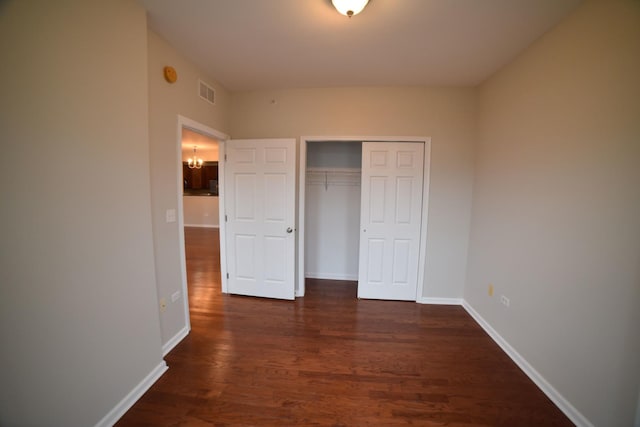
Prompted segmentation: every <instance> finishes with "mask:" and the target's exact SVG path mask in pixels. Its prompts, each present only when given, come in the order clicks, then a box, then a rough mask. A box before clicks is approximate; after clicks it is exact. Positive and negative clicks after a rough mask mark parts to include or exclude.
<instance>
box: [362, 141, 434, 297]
mask: <svg viewBox="0 0 640 427" xmlns="http://www.w3.org/2000/svg"><path fill="white" fill-rule="evenodd" d="M423 173H424V144H423V143H413V142H364V143H363V144H362V201H361V214H360V262H359V272H358V298H372V299H387V300H407V301H416V292H417V284H418V283H417V282H418V257H419V252H420V227H421V223H422V182H423Z"/></svg>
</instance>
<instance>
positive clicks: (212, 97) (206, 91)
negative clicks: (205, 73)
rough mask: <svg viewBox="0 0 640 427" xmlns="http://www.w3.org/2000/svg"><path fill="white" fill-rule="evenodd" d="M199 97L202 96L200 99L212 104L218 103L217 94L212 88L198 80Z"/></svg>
mask: <svg viewBox="0 0 640 427" xmlns="http://www.w3.org/2000/svg"><path fill="white" fill-rule="evenodd" d="M198 95H200V98H202V99H204V100H205V101H207V102H209V103H211V104H215V103H216V92H215V91H214V90H213V88H212V87H211V86H209V85H208V84H206V83H205V82H203V81H202V80H198Z"/></svg>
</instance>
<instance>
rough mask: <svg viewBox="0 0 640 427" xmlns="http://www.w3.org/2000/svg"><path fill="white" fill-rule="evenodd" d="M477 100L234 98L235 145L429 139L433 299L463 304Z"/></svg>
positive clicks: (345, 92) (470, 94)
mask: <svg viewBox="0 0 640 427" xmlns="http://www.w3.org/2000/svg"><path fill="white" fill-rule="evenodd" d="M475 107H476V105H475V92H474V90H473V89H449V88H431V89H429V88H417V87H406V88H382V87H381V88H332V89H300V90H280V91H262V92H239V93H233V94H232V102H231V126H230V128H231V133H232V135H233V137H234V138H273V137H300V136H349V135H358V136H368V135H371V136H430V137H432V153H431V154H432V155H431V187H430V201H429V227H428V237H427V239H428V243H427V265H426V277H425V292H424V295H425V296H426V297H444V298H462V292H463V287H464V273H465V268H466V254H467V241H468V235H469V217H470V207H471V187H472V162H473V152H472V144H473V141H474V132H475V113H476V110H475Z"/></svg>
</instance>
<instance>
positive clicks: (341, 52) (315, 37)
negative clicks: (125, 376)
mask: <svg viewBox="0 0 640 427" xmlns="http://www.w3.org/2000/svg"><path fill="white" fill-rule="evenodd" d="M139 1H140V3H142V4H143V6H144V7H145V8H146V9H147V11H148V16H149V25H150V27H151V28H152V29H153V30H154V31H156V32H157V33H159V34H161V35H162V36H163V37H164V38H165V39H167V40H168V41H169V42H170V43H171V44H172V45H173V46H174V47H175V48H176V49H178V50H179V51H180V52H181V53H182V54H183V55H185V56H186V57H187V58H189V59H191V60H192V61H193V62H194V63H196V64H198V65H199V66H200V67H202V68H203V69H204V70H205V71H206V72H207V73H209V74H210V75H211V76H212V77H213V78H215V79H216V80H218V82H219V83H221V84H222V85H223V86H224V87H225V88H227V89H229V90H232V91H236V90H261V89H262V90H263V89H286V88H300V87H331V86H396V85H402V86H406V85H409V86H412V85H426V86H475V85H477V84H479V83H481V82H482V81H484V80H485V79H486V78H488V77H489V76H491V75H492V74H493V73H494V72H495V71H497V70H498V69H499V68H501V67H502V66H503V65H505V64H506V63H508V62H509V61H511V60H512V59H513V58H514V57H515V56H516V55H517V54H518V53H519V52H521V51H522V50H523V49H524V48H526V47H527V46H528V45H530V44H531V43H532V42H533V41H534V40H535V39H537V38H538V37H540V36H541V35H542V34H544V33H545V32H546V31H548V30H549V29H550V28H551V27H553V26H554V25H555V24H556V23H558V22H559V21H560V20H561V19H562V18H563V17H564V16H566V15H567V13H568V12H570V11H571V10H572V9H573V8H574V7H575V6H577V5H578V4H579V3H580V2H581V0H370V2H369V5H368V6H367V7H366V8H365V9H364V11H363V12H362V13H361V14H359V15H357V16H354V17H353V18H351V19H349V18H347V17H345V16H343V15H340V14H339V13H338V12H337V11H336V10H335V9H334V8H333V6H332V5H331V0H181V1H175V0H139ZM178 72H179V70H178Z"/></svg>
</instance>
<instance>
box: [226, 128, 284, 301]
mask: <svg viewBox="0 0 640 427" xmlns="http://www.w3.org/2000/svg"><path fill="white" fill-rule="evenodd" d="M225 151H226V161H225V193H224V194H225V205H226V233H225V234H226V246H227V271H228V273H229V278H228V280H227V286H228V287H227V289H228V292H229V293H232V294H240V295H252V296H258V297H268V298H282V299H294V297H295V296H294V293H295V283H294V274H295V259H294V256H295V233H294V226H295V140H294V139H262V140H231V141H227V143H226V150H225Z"/></svg>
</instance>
